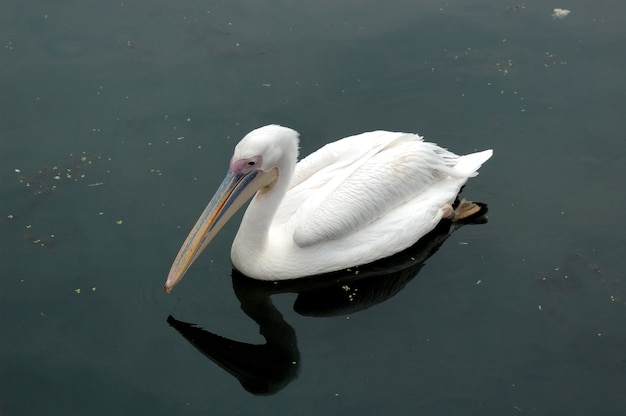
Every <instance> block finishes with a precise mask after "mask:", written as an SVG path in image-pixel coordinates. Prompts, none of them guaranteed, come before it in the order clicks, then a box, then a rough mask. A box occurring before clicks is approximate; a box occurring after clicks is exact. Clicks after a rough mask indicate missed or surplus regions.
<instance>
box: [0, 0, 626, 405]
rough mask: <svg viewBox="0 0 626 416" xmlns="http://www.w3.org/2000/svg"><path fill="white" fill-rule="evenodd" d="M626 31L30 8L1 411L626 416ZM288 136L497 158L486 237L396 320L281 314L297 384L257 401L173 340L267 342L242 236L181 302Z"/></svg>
mask: <svg viewBox="0 0 626 416" xmlns="http://www.w3.org/2000/svg"><path fill="white" fill-rule="evenodd" d="M337 3H341V4H337ZM555 7H561V8H567V9H571V14H570V15H569V16H567V17H566V18H564V19H560V20H559V19H553V18H552V17H551V14H552V9H553V8H555ZM625 20H626V13H625V12H624V9H623V5H622V2H621V1H618V0H606V1H597V2H584V1H580V0H574V1H567V2H564V3H559V4H557V3H554V4H547V3H545V2H543V1H526V2H524V3H515V2H497V1H492V0H490V1H471V2H467V1H460V0H452V1H447V2H443V1H420V2H416V1H395V2H391V3H389V2H387V3H385V4H384V5H383V3H382V2H373V1H347V2H325V1H322V2H312V1H311V2H284V1H283V2H280V1H262V2H261V1H260V2H253V1H221V2H220V1H218V2H209V3H206V2H194V1H182V2H175V3H173V2H160V1H150V2H148V1H128V2H127V1H125V2H116V3H110V2H109V3H105V2H78V1H74V2H63V4H62V5H54V4H51V3H50V2H41V1H31V2H15V1H14V2H9V4H8V5H5V7H4V10H3V12H2V14H1V17H0V27H1V28H2V29H1V30H0V46H2V49H1V50H0V54H1V58H0V80H1V81H0V82H1V83H0V89H1V90H0V97H1V98H0V146H1V147H0V162H1V166H2V167H3V168H2V169H1V172H0V179H1V182H0V184H1V185H0V249H1V250H2V251H1V252H2V262H1V263H0V312H1V313H2V317H3V319H2V324H0V339H1V341H0V351H1V361H0V374H1V376H2V383H1V385H0V414H1V415H32V414H63V415H74V414H76V415H79V414H80V415H83V414H92V415H98V414H107V415H108V414H111V413H113V412H115V413H116V414H154V415H159V414H172V413H174V414H209V413H210V414H268V415H270V414H271V415H276V414H289V415H317V414H338V415H339V414H341V415H344V414H367V415H369V414H372V415H374V414H375V415H379V414H427V415H442V414H459V415H472V414H493V415H503V414H511V415H517V414H543V415H553V414H570V415H588V414H605V415H618V414H623V410H624V408H626V399H625V398H624V397H625V396H624V388H625V387H626V332H625V329H624V328H626V286H625V283H624V281H623V275H624V272H623V267H624V260H623V253H624V249H625V239H624V237H623V230H624V224H625V220H624V215H623V214H622V209H621V208H622V207H623V206H624V204H625V203H626V198H625V197H624V192H623V187H624V178H625V177H626V163H625V162H626V146H625V145H624V142H623V138H624V135H623V131H624V127H625V122H624V116H623V115H624V114H626V111H625V105H624V96H625V87H626V82H625V78H624V73H625V72H626V62H625V61H626V55H625V54H624V53H623V52H624V50H623V48H624V46H623V45H624V44H625V41H626V39H625V37H626V36H625V34H626V30H624V27H626V25H625V23H626V22H625ZM268 123H280V124H284V125H287V126H290V127H293V128H295V129H297V130H299V131H300V133H301V135H302V144H301V147H302V149H301V153H302V154H308V153H310V152H311V151H313V150H315V149H316V148H318V147H320V146H321V145H323V144H324V143H326V142H329V141H332V140H335V139H337V138H340V137H343V136H346V135H349V134H354V133H358V132H361V131H366V130H372V129H388V130H400V131H411V132H419V133H420V134H423V135H425V136H426V137H427V139H429V140H431V141H436V142H438V143H440V144H442V145H444V146H446V147H449V148H450V149H451V150H453V151H455V152H459V153H466V152H470V151H472V150H474V149H484V148H494V149H495V156H494V157H493V159H492V160H490V161H489V162H488V163H487V164H486V165H485V166H484V167H483V169H482V170H481V174H480V176H479V177H478V178H475V179H473V180H471V181H470V183H469V185H468V186H467V187H466V189H465V190H464V195H465V196H466V197H469V198H471V199H474V200H479V201H484V202H486V203H488V204H489V222H488V223H487V224H482V225H472V226H466V227H463V228H461V229H459V230H457V231H456V232H455V233H454V234H452V236H451V237H450V238H448V240H447V241H446V242H445V243H444V244H443V245H442V246H441V248H440V249H439V250H438V251H437V252H436V253H435V254H434V255H433V256H432V257H431V258H430V259H428V260H427V262H426V264H425V265H424V266H423V268H422V270H421V271H420V273H419V275H417V276H416V277H415V278H414V279H413V280H411V281H409V282H406V286H405V287H404V288H403V289H402V290H399V291H397V294H395V296H392V297H390V298H389V299H388V300H386V301H385V302H381V303H379V304H377V305H375V306H372V307H370V308H368V309H365V310H362V311H359V312H354V313H352V312H348V313H347V314H340V315H338V316H334V317H311V316H306V315H303V314H301V313H297V312H295V311H294V310H293V309H292V304H293V303H294V300H295V299H296V295H295V294H293V293H292V294H289V293H284V294H275V295H273V296H272V297H271V300H272V302H273V305H274V306H275V307H276V309H275V310H272V311H271V313H268V314H267V315H264V316H265V318H267V319H269V323H268V322H265V323H264V324H262V325H265V335H266V336H267V332H268V331H271V330H272V329H277V330H278V329H280V330H281V331H282V330H283V329H285V331H286V332H281V334H283V335H284V334H287V335H289V336H290V337H291V336H293V337H292V338H289V337H287V338H288V339H287V341H294V340H296V346H297V348H296V351H295V352H294V351H291V353H294V354H295V355H292V356H289V354H288V353H287V357H291V358H293V359H294V360H295V361H297V362H296V364H294V365H295V367H296V369H295V371H292V372H291V373H289V372H288V371H287V373H286V374H285V377H284V378H282V381H283V384H282V385H280V386H279V387H276V388H275V390H276V391H274V393H275V394H272V395H269V396H265V397H258V396H256V395H252V394H250V393H249V392H248V391H246V390H245V389H244V388H242V386H241V384H240V383H239V382H238V380H237V379H236V378H235V377H233V376H232V375H231V374H230V373H228V372H227V371H225V370H224V369H222V368H221V367H220V366H218V365H217V364H216V363H214V362H212V361H210V360H209V359H207V358H206V357H205V356H204V355H202V354H201V353H200V352H199V351H198V350H196V349H194V347H192V346H191V345H190V343H188V342H187V341H186V340H185V338H183V337H182V336H181V335H180V334H179V333H178V332H177V331H176V330H175V329H174V328H172V327H170V325H168V323H167V322H166V320H167V318H168V316H169V315H172V316H173V317H175V318H176V319H178V320H181V321H184V322H190V323H195V324H198V325H199V326H200V327H202V328H204V329H206V330H208V331H211V332H212V333H215V334H218V335H220V336H222V337H225V338H228V339H233V340H237V341H240V342H243V343H248V344H263V343H264V342H265V340H264V338H263V337H262V336H261V335H259V325H258V324H257V323H255V322H254V321H253V320H252V319H251V318H250V317H248V316H247V315H246V314H245V313H244V312H243V311H242V309H241V306H240V299H238V298H237V296H240V297H241V296H242V295H241V292H236V291H234V288H233V281H232V280H231V277H230V274H231V265H230V259H229V256H228V253H229V247H230V243H231V241H232V237H233V236H234V232H235V230H236V226H237V222H238V221H233V223H232V224H229V226H227V227H226V228H225V229H224V230H223V232H222V233H221V234H220V236H219V237H218V238H217V239H216V240H215V242H214V243H213V244H212V245H211V247H210V248H209V249H208V250H207V251H206V252H205V253H204V255H203V256H202V257H201V259H200V260H199V262H198V263H197V264H196V265H195V266H194V268H193V269H192V270H191V271H190V273H189V274H188V275H187V277H186V278H185V280H184V281H183V283H182V284H181V285H180V286H179V287H177V288H176V289H175V291H174V292H173V293H172V294H170V295H166V294H165V293H163V289H162V285H163V283H164V280H165V277H166V274H167V271H168V270H169V266H170V264H171V261H172V260H173V258H174V256H175V254H176V252H177V250H178V247H179V245H180V243H181V242H182V240H183V239H184V237H185V236H186V233H187V231H188V229H189V228H190V227H191V225H192V224H193V222H194V221H195V219H196V217H197V215H198V214H199V213H200V211H201V210H202V208H203V207H204V205H205V204H206V202H207V201H208V199H209V197H210V196H211V194H212V192H213V190H214V189H215V187H216V186H217V185H218V184H219V181H220V180H221V178H222V175H223V174H224V173H225V171H226V167H227V162H228V160H229V158H230V155H231V151H232V148H233V146H234V144H235V143H236V142H237V140H238V139H239V138H241V137H242V136H243V135H244V134H245V133H246V132H248V131H249V130H251V129H253V128H255V127H258V126H260V125H263V124H268ZM235 286H236V285H235ZM255 293H256V292H255ZM267 296H269V295H267ZM267 296H266V297H265V298H263V299H266V300H267V299H268V298H267ZM255 299H256V298H255ZM244 305H245V302H244ZM265 306H267V304H265ZM244 308H245V306H244ZM270 309H271V308H270ZM278 311H279V312H280V313H279V312H278ZM281 314H282V317H281ZM263 319H264V318H263ZM289 328H291V330H292V331H293V333H291V332H289ZM290 334H291V335H290ZM281 336H282V335H281ZM283 341H284V339H283ZM281 342H282V341H281ZM278 344H280V342H279V343H278ZM281 345H282V344H281ZM255 351H256V350H255ZM283 352H284V351H283ZM292 370H293V369H292ZM279 384H280V383H279Z"/></svg>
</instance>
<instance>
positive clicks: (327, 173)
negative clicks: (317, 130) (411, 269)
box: [166, 125, 492, 292]
mask: <svg viewBox="0 0 626 416" xmlns="http://www.w3.org/2000/svg"><path fill="white" fill-rule="evenodd" d="M491 155H492V151H491V150H486V151H483V152H478V153H473V154H470V155H466V156H457V155H455V154H454V153H451V152H449V151H447V150H445V149H443V148H441V147H439V146H437V145H435V144H433V143H427V142H424V141H423V140H422V137H420V136H418V135H415V134H406V133H394V132H387V131H374V132H368V133H363V134H359V135H356V136H351V137H347V138H344V139H341V140H338V141H336V142H333V143H330V144H328V145H326V146H324V147H322V148H321V149H319V150H318V151H316V152H315V153H313V154H311V155H310V156H308V157H306V158H305V159H303V160H302V161H300V162H299V163H297V164H296V162H297V156H298V133H297V132H295V131H294V130H291V129H288V128H285V127H281V126H276V125H270V126H265V127H261V128H259V129H256V130H254V131H252V132H251V133H249V134H248V135H246V137H244V138H243V140H241V142H239V144H238V145H237V146H236V148H235V152H234V155H233V157H232V159H231V163H230V169H229V172H228V175H227V177H226V178H225V179H224V182H223V183H222V186H221V187H220V189H219V190H218V193H216V195H215V196H214V197H213V199H212V200H211V202H210V203H209V206H208V207H207V208H206V210H205V212H204V213H203V215H202V216H201V217H200V219H199V220H198V223H197V224H196V226H195V227H194V229H193V230H192V231H191V233H190V235H189V237H188V238H187V241H186V242H185V243H184V244H183V247H182V248H181V250H180V252H179V255H178V257H177V259H176V260H175V261H174V264H173V266H172V270H171V271H170V276H169V277H168V281H167V283H166V290H167V291H168V292H169V291H170V290H171V289H172V287H173V286H174V285H175V284H176V283H177V282H178V281H179V280H180V279H181V278H182V275H183V274H184V273H185V271H186V270H187V268H188V267H189V266H190V265H191V263H192V262H193V261H194V260H195V259H196V258H197V256H198V255H199V254H200V252H201V251H202V250H203V249H204V247H206V245H207V244H208V242H209V241H210V240H211V239H212V238H213V237H214V235H215V234H216V233H217V231H218V230H219V228H220V227H221V226H222V225H223V224H224V223H225V222H226V221H227V220H228V218H230V216H231V215H232V213H233V212H234V211H236V210H237V209H238V208H239V207H241V205H243V203H244V202H245V200H247V199H248V198H250V197H251V196H252V195H254V198H253V199H252V201H251V202H250V205H249V206H248V209H247V210H246V212H245V214H244V217H243V219H242V221H241V225H240V227H239V231H238V232H237V235H236V236H235V240H234V242H233V245H232V250H231V257H232V261H233V265H234V266H235V268H237V269H238V270H239V271H241V272H242V273H243V274H245V275H247V276H249V277H252V278H255V279H260V280H284V279H291V278H298V277H303V276H308V275H314V274H320V273H325V272H331V271H335V270H341V269H344V268H348V267H352V266H357V265H360V264H365V263H370V262H372V261H375V260H378V259H381V258H384V257H388V256H390V255H392V254H395V253H397V252H399V251H402V250H404V249H405V248H408V247H410V246H411V245H413V244H414V243H415V242H416V241H417V240H419V239H420V237H422V236H423V235H425V234H426V233H428V232H429V231H431V230H432V229H433V228H434V227H435V226H436V225H437V224H438V223H439V221H440V220H441V219H442V218H444V217H451V216H452V215H453V214H454V212H453V210H452V209H451V204H452V202H453V201H454V200H455V198H456V196H457V194H458V193H459V191H460V189H461V187H462V186H463V184H465V182H466V181H467V179H468V178H470V177H472V176H475V175H476V174H477V170H478V168H479V167H480V166H481V164H482V163H484V162H485V161H486V160H488V159H489V158H490V157H491ZM257 190H258V192H257Z"/></svg>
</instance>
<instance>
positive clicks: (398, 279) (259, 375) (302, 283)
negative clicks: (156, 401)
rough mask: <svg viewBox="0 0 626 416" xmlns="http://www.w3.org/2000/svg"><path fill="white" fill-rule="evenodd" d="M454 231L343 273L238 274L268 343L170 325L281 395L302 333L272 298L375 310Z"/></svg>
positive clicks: (307, 306) (341, 309)
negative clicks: (275, 278) (290, 296)
mask: <svg viewBox="0 0 626 416" xmlns="http://www.w3.org/2000/svg"><path fill="white" fill-rule="evenodd" d="M480 208H481V209H480V210H479V212H477V213H476V214H474V215H473V216H472V217H471V218H468V219H467V220H465V221H467V222H477V223H478V222H482V221H484V220H485V218H484V217H483V216H482V214H484V213H485V212H486V210H487V207H486V206H484V205H480ZM465 221H462V222H459V223H457V226H460V225H462V224H463V223H464V222H465ZM450 227H451V221H446V220H444V221H442V222H441V223H439V224H438V225H437V227H436V228H435V229H434V230H433V231H431V232H430V233H428V234H427V235H426V236H424V237H423V238H422V239H420V241H419V242H418V243H417V244H415V245H413V246H412V247H410V248H408V249H406V250H404V251H402V252H400V253H398V254H396V255H394V256H391V257H388V258H385V259H382V260H379V261H377V262H374V263H371V264H368V265H365V266H360V267H358V268H354V269H352V270H345V271H342V272H334V273H328V274H325V275H321V276H311V277H307V278H303V279H293V280H284V281H280V282H264V281H259V280H254V279H250V278H248V277H246V276H243V275H242V274H240V273H238V272H237V271H236V270H233V275H232V278H233V287H234V289H235V294H236V295H237V298H238V299H239V301H240V302H241V309H242V310H243V311H244V312H245V313H246V314H247V315H248V316H249V317H250V318H252V319H253V320H254V321H255V322H256V323H257V324H258V325H259V332H260V333H261V335H262V336H263V337H264V338H265V341H266V342H265V344H260V345H253V344H247V343H243V342H239V341H235V340H231V339H228V338H224V337H222V336H219V335H217V334H214V333H211V332H209V331H207V330H204V329H202V328H199V327H197V326H195V325H193V324H189V323H186V322H182V321H179V320H177V319H175V318H173V317H172V316H170V317H168V319H167V322H168V323H169V324H170V325H171V326H172V327H174V328H176V330H177V331H178V332H180V333H181V334H182V335H183V336H184V337H185V338H186V339H187V340H188V341H189V342H190V343H191V344H192V345H193V346H194V347H196V348H197V349H198V350H199V351H200V352H202V353H203V354H204V355H205V356H207V357H208V358H209V359H211V360H212V361H213V362H215V363H216V364H217V365H219V366H220V367H222V368H223V369H224V370H226V371H227V372H229V373H230V374H231V375H232V376H234V377H235V378H237V380H238V381H239V382H240V383H241V385H242V386H243V387H244V388H245V389H246V390H247V391H249V392H250V393H253V394H262V395H268V394H274V393H277V392H278V391H280V390H281V389H282V388H284V387H285V386H286V385H287V384H289V383H290V382H291V381H292V380H293V379H294V378H295V377H296V376H297V374H298V370H299V368H300V367H299V366H300V354H299V352H298V346H297V340H296V333H295V331H294V329H293V328H292V327H291V326H290V325H289V324H288V323H287V322H285V320H284V319H283V316H282V314H281V313H280V312H279V311H278V310H277V309H276V307H274V305H273V303H272V301H271V298H270V297H271V296H272V295H274V294H279V293H297V294H298V297H297V298H296V301H295V303H294V306H293V307H294V309H295V311H296V312H298V313H299V314H301V315H306V316H335V315H347V314H353V313H355V312H357V311H360V310H363V309H366V308H369V307H371V306H373V305H376V304H378V303H381V302H383V301H385V300H387V299H389V298H391V297H392V296H394V295H395V294H396V293H398V292H399V291H400V290H402V289H403V288H404V287H405V286H406V284H407V283H408V282H410V281H411V280H412V279H413V278H414V277H415V276H416V275H417V273H418V272H419V271H420V269H421V267H422V266H423V264H424V262H425V261H426V259H428V258H429V257H430V256H431V255H433V254H434V253H435V252H436V251H437V249H438V248H439V247H440V246H441V244H443V242H444V241H445V240H446V239H447V238H448V236H449V235H450V234H451V231H450ZM455 228H456V227H455Z"/></svg>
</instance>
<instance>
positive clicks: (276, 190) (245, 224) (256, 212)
mask: <svg viewBox="0 0 626 416" xmlns="http://www.w3.org/2000/svg"><path fill="white" fill-rule="evenodd" d="M282 147H283V149H284V153H283V155H282V157H281V159H280V161H279V163H278V166H277V169H278V177H277V179H276V182H275V183H274V185H273V186H272V187H271V188H270V189H268V190H261V191H259V192H257V194H256V195H255V196H254V198H252V201H251V202H250V205H249V206H248V208H247V209H246V212H245V213H244V215H243V219H242V220H241V225H240V226H239V231H237V235H236V236H235V240H234V241H233V246H232V250H231V257H232V259H233V263H235V265H237V264H238V263H240V262H239V261H238V256H241V255H245V256H246V257H249V258H256V257H258V256H262V255H263V254H264V253H265V252H266V250H267V248H268V239H269V233H270V228H271V226H272V221H273V219H274V216H275V214H276V211H277V210H278V207H279V206H280V204H281V202H282V200H283V198H284V197H285V194H286V193H287V190H288V189H289V184H290V182H291V179H292V177H293V174H294V170H295V168H296V162H297V158H298V141H297V139H296V140H289V141H287V142H286V143H283V145H282ZM241 271H243V272H244V273H245V271H244V270H241Z"/></svg>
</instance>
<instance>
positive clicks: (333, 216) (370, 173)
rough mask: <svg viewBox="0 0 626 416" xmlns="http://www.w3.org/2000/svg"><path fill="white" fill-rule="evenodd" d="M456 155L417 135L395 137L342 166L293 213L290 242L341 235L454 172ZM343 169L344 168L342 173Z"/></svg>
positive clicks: (310, 242)
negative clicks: (381, 146)
mask: <svg viewBox="0 0 626 416" xmlns="http://www.w3.org/2000/svg"><path fill="white" fill-rule="evenodd" d="M457 159H458V156H456V155H454V154H453V153H451V152H448V151H446V150H444V149H441V148H439V147H438V146H436V145H434V144H432V143H424V142H422V141H421V140H412V141H405V140H400V141H394V142H392V143H389V144H387V145H386V146H384V147H383V148H382V149H378V150H377V151H376V152H375V153H374V154H371V155H368V157H367V159H366V160H362V159H360V160H359V162H361V163H359V164H358V166H356V168H353V169H352V165H350V168H345V167H344V168H342V169H341V170H339V171H337V172H335V174H336V176H335V177H334V178H332V179H331V180H329V181H328V183H326V184H325V186H324V187H322V189H320V191H318V192H315V193H312V194H311V195H310V197H309V198H308V199H307V200H306V202H305V203H304V204H303V206H302V207H301V208H300V209H299V210H298V211H297V212H296V213H295V215H294V219H295V220H296V226H295V228H294V233H293V239H294V242H295V243H296V244H297V245H298V246H300V247H305V246H310V245H313V244H316V243H319V242H322V241H326V240H334V239H339V238H343V237H346V236H347V235H349V234H351V233H354V232H355V231H357V230H359V229H361V228H363V227H365V226H367V225H369V224H371V223H373V222H374V221H376V220H377V219H378V218H380V217H381V216H383V215H385V214H386V213H387V212H389V211H391V210H392V209H393V208H396V207H397V206H399V205H400V204H403V203H405V202H406V201H408V200H410V199H413V198H415V197H416V196H417V195H419V194H420V193H421V192H423V191H424V190H425V189H426V188H427V187H429V186H431V185H432V184H433V183H435V182H437V181H440V180H443V179H444V178H446V177H449V176H457V175H456V174H455V171H454V169H453V166H454V164H456V161H457ZM346 170H349V172H347V173H346Z"/></svg>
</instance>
